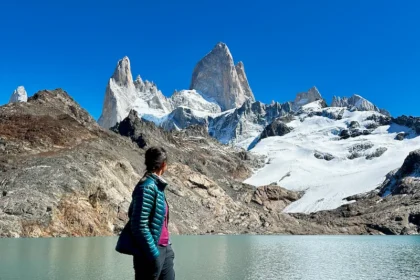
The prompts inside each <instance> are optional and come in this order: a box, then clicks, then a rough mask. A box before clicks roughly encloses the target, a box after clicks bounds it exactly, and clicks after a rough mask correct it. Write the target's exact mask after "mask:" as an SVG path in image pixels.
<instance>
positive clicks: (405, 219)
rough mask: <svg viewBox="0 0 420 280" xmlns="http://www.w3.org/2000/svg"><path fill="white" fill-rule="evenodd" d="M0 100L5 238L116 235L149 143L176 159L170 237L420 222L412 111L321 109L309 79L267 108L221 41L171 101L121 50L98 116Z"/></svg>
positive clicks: (343, 104)
mask: <svg viewBox="0 0 420 280" xmlns="http://www.w3.org/2000/svg"><path fill="white" fill-rule="evenodd" d="M0 108H1V110H0V113H1V117H2V118H1V121H0V128H1V129H2V130H0V148H1V149H0V151H3V157H0V159H2V160H3V161H2V163H1V167H2V168H3V176H2V177H0V190H3V197H0V218H1V219H2V220H0V235H6V236H38V235H46V236H50V235H54V234H57V235H59V236H62V235H73V234H75V231H77V230H80V235H97V234H112V233H118V231H119V230H120V229H121V226H122V225H123V222H124V221H125V219H126V218H125V216H124V215H126V211H127V207H128V205H127V203H126V202H127V199H128V197H129V193H130V190H131V188H132V187H133V186H134V182H135V180H137V179H138V178H139V176H140V174H141V170H140V169H141V166H142V164H141V162H140V161H139V159H140V158H141V157H143V156H144V149H146V148H147V147H148V146H150V145H154V144H156V145H162V146H165V147H166V148H167V149H168V150H170V152H171V154H173V155H174V159H175V160H174V161H173V167H172V169H170V171H169V174H168V175H167V176H168V178H169V181H170V183H171V185H172V186H173V187H172V188H171V190H170V194H169V199H170V202H172V203H174V212H175V214H174V216H175V224H174V225H173V227H174V228H172V230H173V231H174V232H177V233H212V232H219V233H246V232H252V233H296V234H311V233H312V234H318V233H325V234H337V233H340V234H343V233H350V234H366V233H374V234H378V233H384V234H414V233H418V232H420V220H419V217H420V216H419V213H420V199H419V195H420V185H419V182H420V178H419V176H420V175H419V174H420V171H419V166H420V158H419V157H418V150H419V149H420V137H419V135H420V118H417V117H411V116H400V117H392V116H391V115H390V114H389V112H388V111H386V110H385V109H381V108H378V107H377V106H376V105H374V104H373V103H372V102H370V101H368V100H367V99H365V98H363V97H362V96H360V95H353V96H351V97H334V98H333V100H332V102H331V103H330V105H328V103H327V101H326V100H325V99H324V98H323V97H322V95H321V93H320V92H319V90H318V89H317V88H316V87H312V88H310V89H309V90H307V91H304V92H301V93H298V94H297V96H296V98H295V99H294V100H292V101H290V102H285V103H278V102H275V101H273V102H272V103H270V104H264V103H262V102H259V101H257V100H256V98H255V96H254V93H253V91H252V90H251V86H250V82H249V81H248V79H247V75H246V72H245V67H244V63H243V62H238V63H236V64H235V62H234V60H233V56H232V54H231V53H230V51H229V48H228V47H227V46H226V45H225V44H224V43H218V44H216V46H215V47H214V48H213V50H212V51H210V52H209V53H208V54H207V55H205V56H204V57H203V59H201V60H200V61H199V62H198V63H197V65H196V66H195V68H194V70H193V73H192V78H191V84H190V88H188V89H185V90H180V91H175V92H174V93H173V94H172V95H171V96H170V97H166V96H165V95H164V94H163V93H162V92H161V91H160V90H159V89H158V86H157V85H156V84H154V83H153V82H149V81H147V80H143V79H142V78H141V77H140V76H137V78H136V79H133V75H132V70H131V65H130V60H129V58H128V57H124V58H123V59H121V60H120V61H118V63H117V66H116V68H115V70H114V73H113V74H112V76H111V77H110V79H109V81H108V85H107V88H106V92H105V98H104V102H103V110H102V114H101V116H100V118H99V120H98V122H97V123H96V122H95V120H93V119H92V117H91V116H90V115H89V114H88V113H87V112H86V111H84V110H83V109H82V108H80V106H79V105H78V104H77V103H76V102H75V101H74V100H72V99H71V97H70V96H69V95H68V94H67V93H66V92H64V91H63V90H56V91H41V92H39V93H37V94H35V95H34V96H33V97H30V98H29V99H28V97H27V94H26V91H25V90H24V88H23V87H19V88H18V89H17V90H16V91H15V92H14V93H13V94H12V97H11V99H10V104H8V105H5V106H2V107H0ZM98 124H99V125H100V126H99V125H98ZM2 143H3V144H2ZM130 151H133V154H130ZM84 161H86V166H85V165H84V163H83V162H84ZM0 162H1V161H0ZM44 167H45V168H44ZM65 170H68V172H67V173H66V172H64V171H65ZM24 171H25V172H26V171H27V174H26V173H24ZM54 174H55V175H54ZM88 175H89V176H88ZM20 176H21V177H20ZM28 176H29V177H28ZM127 176H128V177H127ZM29 178H38V179H37V180H35V181H34V182H32V181H30V179H29ZM60 178H61V179H62V180H63V181H60V180H61V179H60ZM64 182H66V183H64ZM25 192H29V193H31V195H32V197H33V198H34V200H31V199H26V198H25V196H24V195H23V194H24V193H25ZM79 198H81V199H82V200H81V201H82V202H80V200H78V199H79ZM37 201H42V203H39V202H37ZM83 201H85V202H86V203H87V204H86V203H85V202H83ZM46 205H47V206H46ZM70 206H71V207H73V208H74V209H76V210H74V211H76V212H77V211H84V212H86V217H84V218H83V219H85V218H86V219H91V220H92V221H91V222H86V223H84V222H83V221H82V220H83V219H82V218H80V217H77V215H76V217H75V216H74V215H75V214H74V213H73V212H71V211H70V210H69V211H70V212H66V211H67V210H68V207H70ZM45 207H47V208H46V212H44V210H43V209H44V208H45ZM71 207H70V208H71ZM189 207H192V209H194V211H192V212H191V213H190V216H191V218H188V219H185V218H184V217H185V213H186V212H188V211H189V210H188V209H189ZM73 208H71V209H73ZM48 209H50V210H48ZM97 211H99V212H100V213H101V214H99V215H98V213H97ZM384 211H386V215H383V216H381V217H378V213H384ZM31 215H32V216H31ZM67 215H69V216H67ZM89 215H90V216H89ZM66 219H75V220H76V221H77V223H78V227H76V228H72V226H71V225H67V224H66ZM203 219H206V220H211V219H213V220H214V223H213V222H212V223H210V224H208V225H207V224H203V222H202V220H203ZM28 221H29V222H28ZM27 223H29V224H28V225H27ZM107 224H108V225H107ZM2 225H3V228H2ZM10 229H13V230H10ZM90 229H91V232H89V230H90ZM2 232H3V233H2Z"/></svg>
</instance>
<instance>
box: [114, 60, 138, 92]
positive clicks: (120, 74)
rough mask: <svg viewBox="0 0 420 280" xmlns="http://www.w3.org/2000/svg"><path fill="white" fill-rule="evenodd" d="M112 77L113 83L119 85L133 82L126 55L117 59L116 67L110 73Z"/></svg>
mask: <svg viewBox="0 0 420 280" xmlns="http://www.w3.org/2000/svg"><path fill="white" fill-rule="evenodd" d="M112 79H114V81H115V83H116V84H118V85H119V86H128V85H131V84H133V75H132V74H131V65H130V59H129V58H128V57H127V56H125V57H124V58H123V59H121V60H119V61H118V64H117V67H116V68H115V71H114V74H113V75H112Z"/></svg>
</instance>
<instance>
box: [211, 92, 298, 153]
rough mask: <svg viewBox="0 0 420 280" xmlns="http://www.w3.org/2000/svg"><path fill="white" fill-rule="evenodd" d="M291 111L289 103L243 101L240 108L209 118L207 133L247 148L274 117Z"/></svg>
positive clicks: (225, 142)
mask: <svg viewBox="0 0 420 280" xmlns="http://www.w3.org/2000/svg"><path fill="white" fill-rule="evenodd" d="M290 112H292V105H291V103H284V104H280V103H277V102H275V103H272V104H270V105H265V104H263V103H261V102H258V101H257V102H251V101H250V100H249V101H247V102H245V103H244V104H243V105H242V106H241V107H240V108H237V109H235V110H233V111H227V112H224V113H223V114H221V115H219V116H217V117H215V118H210V119H209V133H210V135H211V136H212V137H214V138H216V139H217V140H219V141H220V142H221V143H223V144H229V143H231V144H236V145H238V146H240V147H243V148H248V147H249V145H251V144H252V142H253V141H254V140H255V139H257V138H259V136H260V134H261V132H262V131H263V130H264V128H265V127H266V126H267V125H269V124H270V123H272V122H273V121H274V120H275V119H276V118H279V117H281V116H286V115H288V114H289V113H290Z"/></svg>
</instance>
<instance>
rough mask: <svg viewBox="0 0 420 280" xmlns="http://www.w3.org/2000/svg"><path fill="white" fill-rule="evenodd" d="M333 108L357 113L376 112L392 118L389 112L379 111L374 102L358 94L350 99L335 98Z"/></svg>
mask: <svg viewBox="0 0 420 280" xmlns="http://www.w3.org/2000/svg"><path fill="white" fill-rule="evenodd" d="M331 107H345V108H347V109H349V110H357V111H375V112H379V113H381V114H384V115H388V116H390V114H389V112H388V111H386V110H384V109H379V108H378V107H377V106H376V105H374V104H373V103H372V102H370V101H369V100H367V99H366V98H364V97H362V96H360V95H358V94H354V95H353V96H351V97H350V98H348V97H339V96H334V97H333V100H332V103H331Z"/></svg>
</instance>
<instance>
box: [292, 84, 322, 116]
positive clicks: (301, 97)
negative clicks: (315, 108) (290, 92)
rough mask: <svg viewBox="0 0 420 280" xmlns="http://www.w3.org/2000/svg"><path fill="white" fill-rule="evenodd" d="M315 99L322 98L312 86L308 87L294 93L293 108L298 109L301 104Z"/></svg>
mask: <svg viewBox="0 0 420 280" xmlns="http://www.w3.org/2000/svg"><path fill="white" fill-rule="evenodd" d="M317 100H323V98H322V96H321V93H319V91H318V89H317V88H316V87H315V86H314V87H312V88H310V89H309V90H308V91H307V92H301V93H298V94H297V95H296V98H295V101H294V102H293V109H294V110H295V111H297V110H299V109H300V108H301V107H302V106H304V105H306V104H309V103H312V102H314V101H317Z"/></svg>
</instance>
